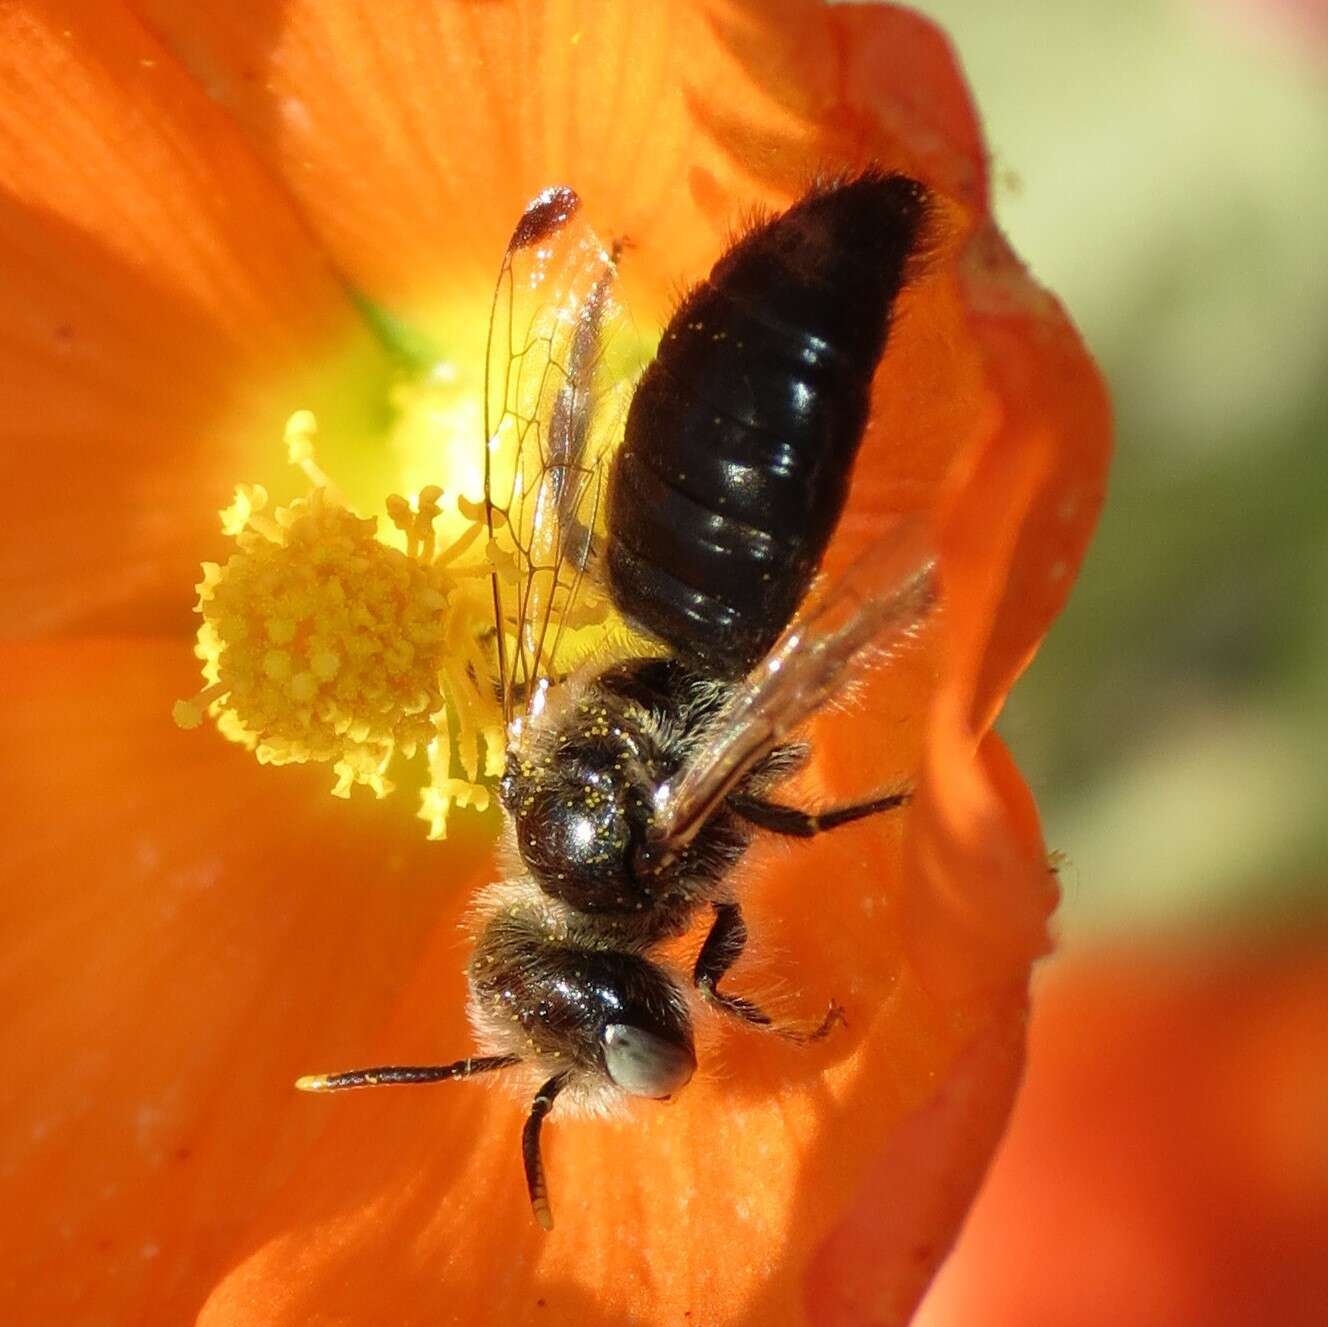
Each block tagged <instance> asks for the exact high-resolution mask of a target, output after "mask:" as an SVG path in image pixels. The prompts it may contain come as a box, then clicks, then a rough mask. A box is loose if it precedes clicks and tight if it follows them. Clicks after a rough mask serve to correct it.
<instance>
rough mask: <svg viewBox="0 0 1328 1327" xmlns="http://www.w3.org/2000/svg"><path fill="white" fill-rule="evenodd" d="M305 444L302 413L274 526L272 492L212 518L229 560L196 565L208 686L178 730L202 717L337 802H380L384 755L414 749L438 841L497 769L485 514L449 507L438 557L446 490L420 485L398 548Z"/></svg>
mask: <svg viewBox="0 0 1328 1327" xmlns="http://www.w3.org/2000/svg"><path fill="white" fill-rule="evenodd" d="M312 436H313V418H312V416H311V415H309V413H308V412H307V411H301V412H298V413H297V414H296V415H294V416H292V418H291V420H290V422H289V423H288V425H287V429H286V442H287V449H288V453H289V456H290V459H291V460H292V462H293V463H295V464H296V465H298V466H299V467H300V468H301V469H302V470H304V472H305V474H306V476H307V477H308V478H309V480H310V482H311V485H312V487H311V490H310V492H309V494H308V495H307V496H306V497H303V498H299V499H297V500H295V501H294V502H292V503H291V504H290V505H289V506H287V507H279V508H277V509H275V511H273V512H272V513H271V514H269V512H268V510H267V506H268V497H267V493H266V491H265V490H264V489H263V488H262V487H261V486H258V485H241V486H239V487H238V488H237V489H236V497H235V502H234V503H233V504H232V505H231V506H230V507H228V508H227V509H226V510H225V511H223V512H222V529H223V531H224V532H225V533H226V534H227V535H229V536H230V537H232V538H233V539H234V541H235V545H236V548H235V552H234V553H233V554H232V555H231V556H230V558H229V559H228V560H227V561H226V562H225V564H223V565H218V564H216V563H205V564H204V566H203V579H202V581H201V582H200V584H199V586H198V595H199V598H198V605H197V607H198V612H199V613H200V614H201V615H202V617H203V625H202V627H201V628H200V630H199V633H198V643H197V647H196V653H197V654H198V656H199V657H200V658H201V659H202V660H203V676H204V680H205V681H206V683H207V685H206V686H204V688H203V689H202V690H201V691H200V692H199V693H198V694H197V695H196V696H194V697H193V698H192V699H191V700H187V701H180V702H178V703H177V704H176V707H175V719H176V722H177V723H179V724H180V725H181V726H182V727H186V728H192V727H195V726H197V725H198V724H199V723H200V722H201V721H202V718H203V715H204V713H205V712H206V713H210V714H212V716H213V717H214V718H215V719H216V721H217V726H218V728H219V730H220V731H221V732H222V733H223V734H224V735H225V736H227V737H228V738H230V739H231V740H233V741H237V742H240V743H241V744H243V745H244V746H246V747H247V748H249V749H250V750H252V751H254V753H255V755H256V756H257V758H258V760H259V761H260V762H261V763H265V764H274V765H282V764H290V763H303V762H306V761H318V762H325V763H329V764H331V765H332V766H333V769H334V772H335V775H336V783H335V785H334V787H333V793H334V794H335V795H337V796H342V797H345V796H348V795H349V793H350V789H351V788H352V787H353V786H354V785H355V784H364V785H366V786H368V787H369V788H371V789H372V790H373V791H374V793H375V794H376V795H378V796H380V797H382V796H384V795H386V794H387V793H388V792H389V791H390V790H391V788H392V786H393V785H392V783H391V781H390V780H389V779H388V778H387V769H388V766H389V764H390V762H391V761H392V759H393V758H394V757H395V756H397V755H402V756H405V757H410V756H413V755H414V754H415V753H416V752H417V751H420V750H423V751H425V752H426V753H427V755H428V765H429V780H428V784H427V786H426V788H425V790H424V793H423V796H422V806H421V811H420V814H421V816H422V817H423V818H424V819H425V820H427V821H428V822H429V832H430V837H433V838H441V837H443V836H444V835H445V833H446V827H447V816H448V812H449V810H450V808H451V806H452V805H453V804H457V805H461V806H471V807H474V808H476V809H478V810H483V809H485V808H486V807H487V806H488V804H489V792H488V789H487V788H486V787H484V786H483V785H481V784H480V783H479V782H478V780H479V778H480V776H481V745H482V746H483V762H482V765H483V774H484V776H486V777H489V778H493V777H496V776H497V775H499V774H500V773H501V772H502V764H503V750H504V747H503V732H502V723H501V717H500V713H499V707H498V704H497V700H496V698H495V696H494V694H493V689H492V686H491V683H490V679H491V678H492V674H493V671H494V668H493V664H492V661H491V660H490V659H489V657H488V654H489V653H490V652H491V649H492V647H491V644H489V645H486V644H485V639H486V632H488V633H489V634H490V635H491V631H492V614H491V607H490V605H491V603H492V599H491V594H490V590H489V575H490V573H491V570H492V562H491V561H490V560H489V558H487V557H486V555H485V549H484V541H483V540H482V538H481V535H482V533H483V527H482V525H481V524H480V523H479V520H478V519H477V518H478V516H479V511H478V510H477V509H476V508H475V507H474V506H473V505H472V504H470V503H468V502H467V500H466V499H465V497H464V495H461V494H458V495H456V497H455V499H454V501H453V502H452V503H451V504H450V507H451V509H450V510H449V511H448V512H447V513H446V514H447V516H448V518H449V519H448V520H447V522H446V523H445V528H446V527H450V528H451V529H455V530H459V533H458V534H457V535H456V537H455V538H453V539H452V540H451V542H450V543H449V544H448V545H447V546H446V547H444V548H442V549H439V547H438V538H437V531H436V528H435V525H436V523H442V522H439V517H440V516H441V515H443V513H444V505H443V504H444V493H443V490H442V489H440V488H438V487H437V486H427V487H425V488H422V489H421V490H420V493H419V496H418V498H417V500H416V501H415V503H414V504H411V503H409V502H407V501H406V500H405V499H404V498H401V497H398V496H395V495H394V496H392V497H390V498H388V500H387V503H386V506H387V513H388V515H389V517H390V518H391V521H392V524H393V525H394V526H395V527H396V530H397V531H398V532H399V539H400V541H401V542H403V543H404V545H405V547H404V549H403V548H399V547H392V546H391V545H389V544H388V543H386V542H384V541H383V540H382V539H381V538H380V537H379V533H378V522H377V521H376V520H375V519H372V518H370V519H365V518H362V517H360V516H357V515H356V514H355V513H354V512H352V511H351V510H350V509H349V507H348V506H347V505H346V504H345V502H344V500H343V499H342V498H341V497H340V495H339V494H338V493H337V491H336V489H335V487H334V486H333V485H332V484H331V483H330V481H329V480H328V478H327V476H326V475H324V474H323V473H322V471H321V470H319V468H318V466H317V464H316V462H315V460H314V455H313V445H312ZM454 766H455V767H457V768H454Z"/></svg>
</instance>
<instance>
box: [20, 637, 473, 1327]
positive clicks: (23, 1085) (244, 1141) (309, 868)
mask: <svg viewBox="0 0 1328 1327" xmlns="http://www.w3.org/2000/svg"><path fill="white" fill-rule="evenodd" d="M192 673H193V668H192V665H191V661H190V660H189V659H188V658H187V657H182V652H181V650H180V649H179V648H178V646H175V645H146V644H142V643H127V642H122V641H112V640H102V641H92V640H84V641H80V642H77V643H75V642H60V643H58V644H39V645H5V646H3V647H0V695H3V696H4V698H5V712H4V723H3V728H0V801H2V802H3V805H4V806H5V808H6V823H7V825H8V827H9V832H8V833H7V835H6V837H5V839H4V842H3V844H2V845H0V877H3V879H4V880H5V881H6V888H5V890H4V900H3V925H2V929H3V933H4V936H5V944H4V948H3V952H2V954H0V1008H2V1009H3V1010H4V1015H3V1025H4V1031H3V1041H4V1045H5V1048H6V1061H5V1075H4V1082H3V1086H2V1087H0V1119H2V1120H3V1127H0V1170H2V1171H3V1174H4V1176H5V1193H6V1198H7V1202H6V1204H5V1208H4V1213H3V1215H0V1245H3V1247H4V1249H5V1256H4V1259H3V1271H2V1272H0V1294H3V1299H4V1304H5V1312H4V1316H5V1317H6V1319H7V1320H9V1321H13V1322H31V1323H36V1322H51V1323H55V1322H61V1323H69V1322H91V1321H97V1322H109V1321H116V1322H160V1323H178V1322H186V1321H190V1320H191V1318H192V1315H193V1313H194V1312H196V1311H197V1308H198V1306H199V1304H200V1303H201V1302H202V1300H203V1297H204V1295H205V1294H206V1292H207V1290H208V1288H209V1287H210V1286H211V1285H212V1284H213V1283H214V1282H215V1280H216V1278H217V1277H218V1276H219V1275H221V1273H222V1272H223V1271H224V1270H225V1268H226V1267H227V1266H228V1265H229V1264H230V1262H231V1261H232V1260H233V1259H234V1257H235V1256H236V1253H237V1251H238V1250H239V1249H242V1248H243V1247H244V1243H243V1240H242V1236H243V1234H244V1232H245V1230H246V1227H247V1226H248V1223H249V1222H250V1220H251V1219H252V1214H253V1211H254V1209H255V1208H258V1207H261V1206H262V1205H263V1204H264V1202H265V1201H266V1200H267V1199H268V1197H269V1196H270V1195H271V1193H272V1192H273V1191H274V1190H275V1189H277V1188H278V1187H279V1186H280V1185H281V1184H282V1183H283V1182H284V1181H285V1180H286V1179H287V1178H288V1177H289V1175H290V1174H291V1172H292V1169H293V1168H294V1166H295V1164H296V1162H297V1160H298V1158H299V1157H300V1155H301V1154H302V1152H303V1151H304V1150H305V1149H307V1148H308V1147H309V1146H310V1145H311V1143H312V1142H313V1141H314V1139H315V1137H316V1135H317V1134H318V1132H319V1130H320V1128H321V1126H322V1122H323V1121H322V1118H321V1117H320V1115H319V1113H318V1111H316V1110H312V1111H311V1110H310V1109H308V1103H307V1101H306V1100H304V1099H303V1098H300V1097H298V1095H297V1094H296V1093H295V1092H293V1091H292V1090H291V1082H292V1080H293V1079H294V1077H295V1076H296V1075H297V1074H298V1073H301V1072H305V1071H307V1070H309V1069H311V1068H315V1067H317V1065H318V1064H320V1063H323V1062H335V1061H337V1060H339V1059H341V1058H342V1057H353V1056H356V1055H358V1054H360V1053H361V1052H362V1049H363V1048H364V1047H365V1046H367V1045H379V1044H381V1041H380V1037H381V1029H380V1024H381V1021H382V1018H383V1015H384V1011H385V1009H386V1008H387V1006H388V1005H389V1004H390V1003H391V1002H392V1001H394V1000H395V998H396V996H397V989H398V982H399V980H400V973H401V972H402V971H403V970H411V969H413V968H414V967H415V965H416V963H417V962H418V958H419V954H420V951H421V949H422V948H423V946H424V943H425V941H426V938H427V937H428V934H429V932H430V930H431V929H432V928H433V927H434V926H435V925H436V923H437V918H438V917H439V916H440V915H447V914H448V911H449V909H454V908H455V906H456V904H457V901H458V900H460V899H463V898H464V897H465V896H466V894H467V892H468V890H469V888H470V881H471V878H472V877H473V875H474V873H475V870H476V866H477V849H476V847H475V846H473V845H472V846H471V847H469V848H467V847H465V845H463V844H461V843H458V842H451V843H449V844H448V845H447V847H446V848H442V849H440V848H439V846H438V845H429V844H425V843H423V842H422V841H421V840H420V838H419V835H418V834H417V833H415V832H413V831H412V830H410V829H409V828H408V827H407V826H406V825H405V824H403V823H402V822H403V821H404V820H405V819H406V818H407V817H408V815H409V808H405V807H401V806H398V805H396V804H387V803H379V804H373V803H364V802H358V801H357V802H355V803H352V804H351V806H350V807H349V808H347V807H344V806H341V805H339V804H335V803H333V802H332V801H331V799H330V798H328V796H327V794H326V783H327V773H326V771H290V770H287V771H283V775H284V777H283V778H280V779H278V778H274V777H273V776H271V775H270V774H267V773H266V772H264V773H259V772H257V771H255V770H254V769H253V767H252V763H251V762H250V761H249V759H248V757H246V756H245V755H244V754H243V753H242V752H241V751H239V749H238V748H234V747H228V746H225V745H224V744H218V743H205V742H199V741H197V740H196V739H195V738H193V737H191V736H190V735H187V734H183V733H181V732H179V731H178V730H177V729H176V728H175V727H174V725H173V724H172V723H171V720H170V718H169V715H168V713H167V708H166V704H165V698H166V697H169V696H171V695H174V694H179V693H181V692H182V691H183V690H184V689H186V688H187V687H188V685H189V683H190V679H191V675H192ZM348 811H349V814H348ZM389 845H394V846H391V847H389ZM446 938H447V940H448V941H451V942H452V943H453V945H454V946H455V944H456V939H457V937H456V936H455V934H454V932H453V931H452V929H451V928H450V927H449V928H448V930H447V932H446ZM460 962H461V956H460V953H459V951H458V952H455V953H454V954H453V955H452V958H451V961H450V963H449V965H448V966H449V967H450V968H451V969H452V970H453V971H455V970H456V969H457V968H459V966H460Z"/></svg>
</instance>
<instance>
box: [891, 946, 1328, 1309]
mask: <svg viewBox="0 0 1328 1327" xmlns="http://www.w3.org/2000/svg"><path fill="white" fill-rule="evenodd" d="M1326 939H1328V936H1326V935H1325V933H1324V929H1323V926H1322V922H1321V921H1320V922H1319V923H1317V924H1313V923H1312V924H1311V925H1309V926H1308V927H1305V926H1304V925H1303V923H1302V925H1301V927H1300V928H1299V930H1298V932H1297V933H1296V934H1295V935H1292V934H1291V933H1290V932H1288V933H1286V934H1284V935H1280V936H1277V935H1272V936H1270V935H1261V936H1259V937H1257V938H1253V937H1249V936H1245V937H1242V936H1239V935H1231V936H1227V937H1223V938H1222V939H1220V940H1217V941H1214V940H1213V939H1211V938H1209V939H1208V940H1207V941H1206V942H1205V941H1204V940H1202V939H1201V940H1199V941H1198V942H1196V941H1195V939H1194V938H1193V937H1190V938H1189V939H1188V940H1185V941H1182V942H1181V943H1179V944H1177V943H1175V942H1168V943H1167V945H1166V946H1165V947H1163V946H1161V945H1156V946H1154V947H1153V948H1152V949H1151V950H1150V949H1144V948H1139V947H1134V948H1125V947H1121V948H1116V949H1113V950H1109V951H1107V952H1103V953H1097V954H1090V955H1077V956H1068V955H1067V956H1066V957H1064V958H1061V959H1058V960H1057V964H1056V967H1055V970H1054V971H1053V972H1052V973H1050V974H1048V980H1047V981H1046V982H1045V983H1043V984H1042V985H1040V986H1039V991H1038V1001H1037V1011H1036V1013H1035V1015H1034V1018H1033V1025H1032V1030H1031V1034H1030V1042H1031V1046H1030V1053H1029V1072H1028V1082H1027V1083H1026V1084H1025V1085H1024V1089H1023V1092H1022V1094H1021V1096H1020V1098H1019V1104H1018V1106H1017V1108H1016V1110H1015V1113H1014V1118H1013V1120H1012V1121H1011V1125H1010V1131H1009V1133H1008V1135H1007V1136H1006V1138H1005V1141H1004V1142H1003V1143H1002V1145H1001V1150H1000V1152H999V1153H998V1155H997V1159H996V1162H995V1164H994V1166H993V1167H992V1172H991V1175H990V1176H989V1178H988V1180H987V1183H986V1185H985V1186H984V1188H983V1190H982V1194H981V1196H980V1197H979V1199H978V1201H977V1203H976V1205H975V1206H974V1208H973V1212H972V1214H971V1215H970V1217H969V1221H968V1223H967V1225H966V1226H965V1228H964V1233H963V1235H962V1236H961V1237H960V1240H959V1244H958V1246H957V1247H956V1249H955V1251H954V1254H953V1256H952V1257H951V1259H950V1261H949V1262H948V1263H947V1264H946V1267H945V1270H944V1271H943V1272H942V1273H941V1275H940V1276H939V1277H938V1278H937V1281H936V1284H935V1286H934V1287H933V1289H932V1292H931V1293H930V1294H929V1295H928V1297H927V1300H926V1301H925V1304H924V1306H923V1308H922V1310H921V1312H920V1313H919V1314H918V1317H917V1327H967V1324H969V1323H973V1322H981V1323H984V1324H989V1325H990V1327H1007V1324H1008V1327H1026V1324H1028V1323H1075V1324H1078V1327H1153V1324H1162V1323H1165V1324H1166V1327H1249V1325H1250V1324H1254V1323H1279V1324H1284V1327H1315V1324H1318V1323H1321V1322H1322V1321H1323V1306H1324V1304H1325V1303H1328V1264H1326V1263H1325V1261H1324V1256H1323V1253H1324V1249H1325V1248H1328V1153H1326V1152H1325V1148H1324V1119H1325V1115H1326V1113H1328V1056H1325V1054H1324V1050H1325V1046H1328V1041H1326V1039H1325V1026H1324V1009H1325V1008H1328V946H1326V945H1325V943H1324V941H1325V940H1326Z"/></svg>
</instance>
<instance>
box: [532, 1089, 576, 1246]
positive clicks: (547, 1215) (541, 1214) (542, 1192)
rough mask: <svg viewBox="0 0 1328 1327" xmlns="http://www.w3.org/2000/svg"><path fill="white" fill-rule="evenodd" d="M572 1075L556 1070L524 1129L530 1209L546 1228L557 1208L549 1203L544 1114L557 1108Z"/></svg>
mask: <svg viewBox="0 0 1328 1327" xmlns="http://www.w3.org/2000/svg"><path fill="white" fill-rule="evenodd" d="M567 1078H568V1075H567V1074H565V1073H562V1074H555V1075H554V1077H552V1078H550V1079H549V1081H548V1082H547V1083H545V1084H544V1086H543V1087H542V1088H540V1090H539V1091H538V1092H536V1093H535V1100H534V1101H532V1102H531V1103H530V1115H529V1116H528V1117H527V1119H526V1126H525V1128H524V1129H522V1130H521V1160H522V1161H523V1162H524V1163H525V1167H526V1189H527V1190H528V1191H529V1193H530V1209H531V1211H532V1212H534V1213H535V1220H536V1221H538V1222H539V1223H540V1225H541V1226H543V1227H544V1229H545V1230H552V1229H553V1210H552V1208H550V1206H549V1189H548V1186H547V1185H546V1184H545V1182H544V1160H543V1158H542V1157H541V1156H540V1128H541V1127H542V1126H543V1124H544V1117H545V1116H546V1115H547V1114H548V1113H549V1111H550V1110H552V1109H553V1103H554V1100H555V1098H556V1097H557V1096H558V1093H559V1092H561V1091H562V1090H563V1088H564V1087H566V1086H567Z"/></svg>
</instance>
